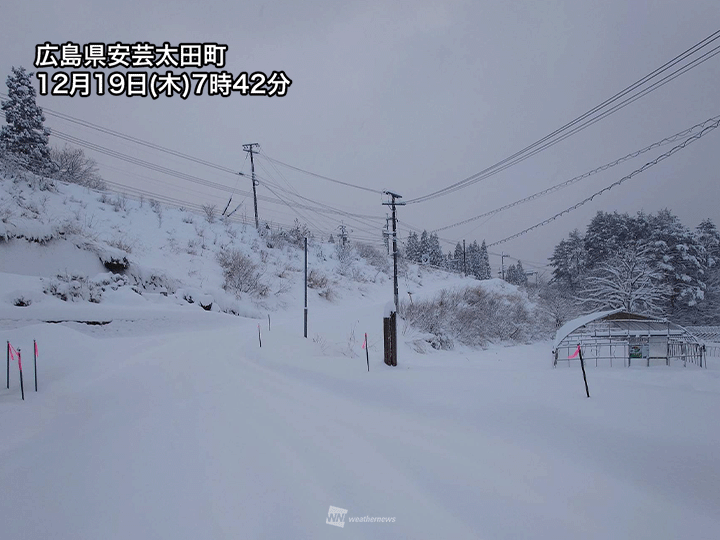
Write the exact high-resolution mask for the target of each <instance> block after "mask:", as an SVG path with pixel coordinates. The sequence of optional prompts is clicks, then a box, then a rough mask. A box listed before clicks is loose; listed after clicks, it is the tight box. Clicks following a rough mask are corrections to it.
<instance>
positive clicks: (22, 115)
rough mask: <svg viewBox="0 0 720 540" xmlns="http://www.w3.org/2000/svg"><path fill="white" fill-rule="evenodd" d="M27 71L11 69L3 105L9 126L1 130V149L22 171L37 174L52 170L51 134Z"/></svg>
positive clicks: (21, 68) (20, 68)
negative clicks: (14, 160) (12, 158)
mask: <svg viewBox="0 0 720 540" xmlns="http://www.w3.org/2000/svg"><path fill="white" fill-rule="evenodd" d="M31 75H32V73H28V72H27V71H25V68H23V67H19V68H15V67H13V68H12V74H11V75H8V77H7V81H6V84H7V87H8V99H7V100H5V101H2V110H3V111H4V112H5V122H6V125H4V126H2V129H0V148H1V149H2V150H3V151H4V152H7V153H8V154H10V155H12V156H13V157H14V159H16V160H17V161H18V163H20V165H22V166H23V167H25V168H27V169H28V170H30V171H32V172H34V173H36V174H45V173H47V172H49V171H50V170H51V166H52V162H51V160H50V147H49V146H48V140H49V137H50V130H49V129H48V128H46V127H45V125H44V122H45V116H44V115H43V112H42V109H41V108H40V107H38V105H37V103H36V102H35V97H36V95H37V94H36V92H35V87H34V86H33V85H32V82H31V80H30V76H31Z"/></svg>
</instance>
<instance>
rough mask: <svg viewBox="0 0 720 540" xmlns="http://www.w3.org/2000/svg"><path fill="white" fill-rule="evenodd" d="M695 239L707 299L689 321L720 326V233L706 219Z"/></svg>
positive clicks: (689, 316) (700, 303)
mask: <svg viewBox="0 0 720 540" xmlns="http://www.w3.org/2000/svg"><path fill="white" fill-rule="evenodd" d="M695 239H696V242H697V244H698V245H699V246H700V247H701V250H702V252H701V253H702V254H701V265H702V269H703V280H704V282H705V285H706V289H705V297H704V298H703V300H702V302H699V303H698V305H697V309H696V310H695V312H694V313H692V312H691V313H688V314H687V319H688V320H687V321H686V322H689V323H692V324H696V325H709V324H720V232H718V230H717V228H716V227H715V224H714V223H713V222H712V221H711V220H709V219H706V220H704V221H702V222H701V223H700V225H698V226H697V228H696V229H695Z"/></svg>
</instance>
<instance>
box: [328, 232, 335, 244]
mask: <svg viewBox="0 0 720 540" xmlns="http://www.w3.org/2000/svg"><path fill="white" fill-rule="evenodd" d="M328 242H330V243H331V244H334V243H335V238H334V237H333V235H332V233H330V238H329V239H328Z"/></svg>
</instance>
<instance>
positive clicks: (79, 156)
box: [50, 146, 105, 189]
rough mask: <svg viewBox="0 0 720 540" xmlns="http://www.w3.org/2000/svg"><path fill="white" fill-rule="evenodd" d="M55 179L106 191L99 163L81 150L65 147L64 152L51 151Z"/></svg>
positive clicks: (55, 149)
mask: <svg viewBox="0 0 720 540" xmlns="http://www.w3.org/2000/svg"><path fill="white" fill-rule="evenodd" d="M50 159H51V160H52V162H53V166H54V170H55V178H57V179H58V180H60V181H62V182H69V183H71V184H80V185H81V186H85V187H88V188H90V189H105V182H104V181H103V179H102V178H101V177H100V173H99V171H98V167H97V162H96V161H95V160H94V159H92V158H89V157H87V156H85V152H83V150H82V149H81V148H71V147H69V146H65V148H63V149H62V150H60V149H57V148H53V149H51V150H50Z"/></svg>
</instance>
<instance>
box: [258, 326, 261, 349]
mask: <svg viewBox="0 0 720 540" xmlns="http://www.w3.org/2000/svg"><path fill="white" fill-rule="evenodd" d="M258 341H259V342H260V347H262V337H261V336H260V323H258Z"/></svg>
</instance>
